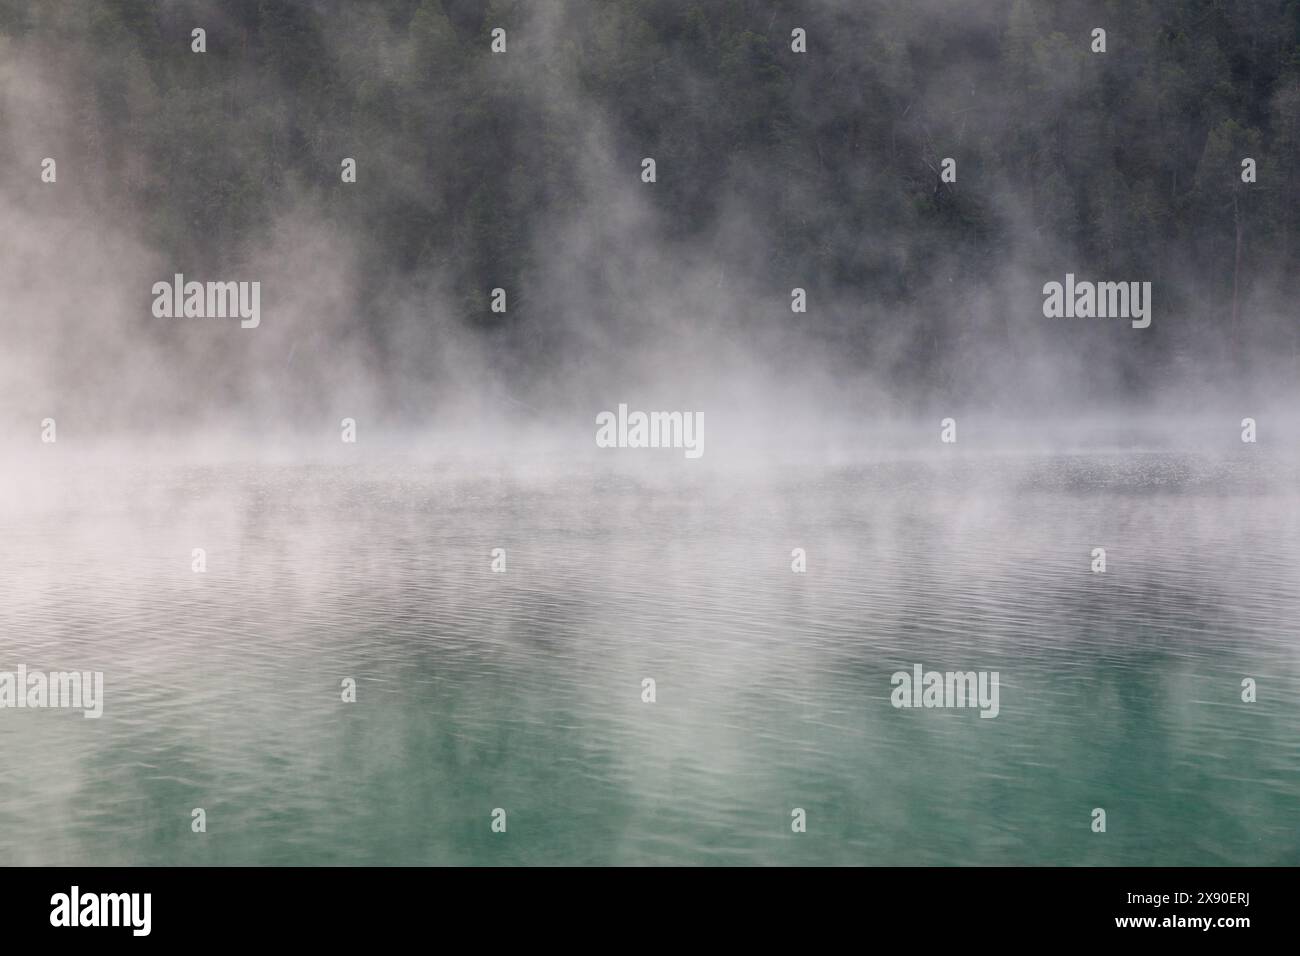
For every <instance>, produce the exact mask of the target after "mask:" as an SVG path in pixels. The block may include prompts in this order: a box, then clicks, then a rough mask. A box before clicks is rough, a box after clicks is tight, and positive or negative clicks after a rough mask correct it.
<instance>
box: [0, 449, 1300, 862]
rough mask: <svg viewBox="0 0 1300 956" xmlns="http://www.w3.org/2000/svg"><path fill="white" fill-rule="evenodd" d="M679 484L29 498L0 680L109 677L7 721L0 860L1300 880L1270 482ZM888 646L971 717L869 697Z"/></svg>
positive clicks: (714, 478) (978, 471) (1074, 475)
mask: <svg viewBox="0 0 1300 956" xmlns="http://www.w3.org/2000/svg"><path fill="white" fill-rule="evenodd" d="M699 475H700V477H697V478H691V479H689V480H684V481H678V482H662V481H654V482H651V481H641V480H638V479H637V478H635V477H631V476H628V475H626V474H619V473H615V472H612V471H609V470H602V469H597V468H594V467H593V468H586V467H577V466H575V467H574V468H573V469H572V470H571V472H570V473H567V474H551V473H548V474H547V475H546V476H544V477H543V476H541V475H530V474H527V473H523V472H515V473H513V474H511V475H509V476H506V475H502V474H497V473H490V472H488V473H474V472H472V471H466V472H448V471H445V470H440V469H438V468H429V467H422V466H415V465H407V466H392V467H386V468H379V467H370V468H359V467H335V466H317V467H271V466H245V467H238V468H235V467H231V468H198V467H191V468H176V469H170V470H169V469H148V470H140V471H137V472H134V473H133V472H131V471H130V470H122V469H110V468H107V467H106V468H104V469H102V470H96V469H95V468H93V467H90V468H82V469H78V470H77V471H76V473H75V474H69V473H67V472H66V470H65V471H61V472H59V473H58V474H55V473H53V472H51V473H50V474H47V475H45V476H43V478H42V481H41V482H40V487H39V491H38V492H36V491H34V492H32V493H31V495H29V496H27V497H26V498H24V500H23V503H22V504H21V505H15V506H10V507H8V508H7V509H6V510H5V512H4V513H3V516H2V520H0V572H2V573H0V670H13V669H14V668H16V667H17V665H19V664H23V665H25V666H26V667H28V668H29V669H35V668H44V669H47V670H64V669H79V670H102V671H103V672H104V675H105V704H104V715H103V717H102V718H100V719H99V720H87V719H84V718H83V717H82V716H81V714H80V712H74V711H68V710H52V709H46V710H30V709H25V710H15V709H5V710H0V860H2V861H3V862H4V863H6V864H38V863H41V864H49V863H53V864H179V865H187V864H242V863H255V864H518V863H523V864H698V863H707V864H719V863H721V864H753V863H762V864H781V863H790V864H891V865H912V864H967V863H993V864H1025V863H1031V864H1138V865H1147V864H1245V865H1255V864H1292V865H1294V864H1296V863H1300V835H1298V834H1300V709H1298V708H1297V702H1298V701H1300V641H1298V640H1297V635H1296V625H1297V621H1298V620H1300V615H1298V614H1297V612H1298V611H1300V522H1298V521H1297V513H1298V511H1297V503H1298V502H1297V489H1298V488H1300V486H1298V485H1297V483H1296V475H1295V472H1294V470H1293V469H1289V468H1282V467H1264V466H1262V465H1260V464H1258V463H1252V462H1250V461H1249V460H1245V459H1234V458H1230V457H1225V458H1188V457H1180V456H1173V455H1138V454H1133V455H1095V456H1087V457H1057V458H1013V457H1002V458H998V459H995V460H989V461H983V462H964V463H951V464H944V465H938V464H925V463H921V462H896V463H890V464H879V465H874V466H869V467H868V466H863V467H856V468H841V469H834V470H807V469H805V470H802V471H788V472H781V471H772V472H768V473H765V474H764V475H763V476H762V477H761V478H760V477H749V478H746V477H743V476H734V475H733V476H729V477H722V476H718V475H715V474H712V473H706V472H700V473H699ZM1099 546H1100V547H1105V548H1106V550H1107V562H1108V566H1107V570H1106V572H1105V573H1104V574H1094V573H1092V571H1091V570H1090V563H1091V560H1092V559H1091V551H1092V549H1093V548H1095V547H1099ZM195 547H202V548H204V549H205V551H206V554H207V558H206V560H207V570H206V572H204V573H195V572H194V571H193V570H192V567H191V550H192V549H193V548H195ZM494 548H504V549H505V550H506V568H507V570H506V572H505V573H494V572H493V571H492V570H491V561H492V557H491V552H492V549H494ZM794 548H804V549H806V552H807V562H808V565H807V566H808V570H807V572H806V573H804V574H796V573H792V571H791V560H792V559H791V551H792V549H794ZM917 663H919V664H922V665H923V666H924V667H925V668H926V669H936V670H985V671H994V670H996V671H998V672H999V674H1000V678H1001V685H1000V709H999V714H998V716H997V717H996V718H995V719H982V718H980V717H979V716H978V711H976V710H970V709H965V710H944V709H914V710H900V709H895V708H894V707H893V706H891V704H890V699H889V698H890V691H891V689H892V688H891V683H890V676H891V674H892V673H893V672H895V671H898V670H909V671H910V669H911V668H912V666H913V665H914V664H917ZM349 677H350V678H353V679H354V680H355V681H356V686H357V699H356V702H355V703H345V702H344V701H343V700H342V699H341V691H340V686H341V685H340V682H341V681H342V680H343V679H344V678H349ZM1246 677H1249V678H1252V679H1254V680H1255V681H1256V682H1257V687H1258V691H1257V693H1258V699H1257V700H1256V701H1255V702H1254V703H1245V702H1243V701H1242V700H1241V692H1242V680H1243V678H1246ZM644 678H652V679H653V680H654V681H655V687H656V699H655V701H654V702H653V703H646V702H643V700H642V681H643V679H644ZM197 807H202V808H203V809H204V810H205V812H206V819H207V831H206V832H204V833H195V832H192V829H191V819H192V818H191V811H192V810H193V809H194V808H197ZM495 808H502V809H504V810H505V811H506V831H505V832H504V833H496V832H493V830H492V814H493V810H494V809H495ZM794 808H803V809H804V810H805V812H806V816H807V832H805V833H795V832H792V829H791V811H792V810H793V809H794ZM1094 808H1103V809H1104V810H1105V811H1106V823H1107V827H1106V832H1104V833H1094V832H1093V830H1092V827H1091V823H1092V811H1093V809H1094Z"/></svg>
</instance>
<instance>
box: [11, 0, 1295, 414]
mask: <svg viewBox="0 0 1300 956" xmlns="http://www.w3.org/2000/svg"><path fill="white" fill-rule="evenodd" d="M195 26H202V27H203V28H204V29H206V31H207V51H208V52H207V53H206V54H204V55H196V54H193V53H191V51H190V30H191V29H192V28H193V27H195ZM494 27H501V28H504V29H505V30H506V31H507V37H508V52H507V53H506V54H504V55H498V56H494V55H493V54H492V53H491V52H490V50H489V47H490V42H491V36H490V34H491V30H492V29H493V28H494ZM795 27H801V28H803V29H805V30H806V31H807V36H808V40H807V43H808V52H807V53H806V54H799V53H795V52H793V51H792V50H791V30H792V29H793V28H795ZM1094 27H1103V28H1104V29H1105V30H1106V32H1107V52H1106V53H1104V54H1095V53H1093V52H1092V51H1091V50H1090V32H1091V30H1092V29H1093V28H1094ZM0 42H3V43H4V44H5V45H6V48H8V49H15V48H18V47H23V46H27V47H29V48H31V49H38V50H45V51H48V54H49V55H48V57H46V58H45V62H46V65H47V68H48V70H49V75H50V76H51V77H53V78H54V79H53V81H54V82H57V83H58V84H59V85H60V87H61V88H62V89H64V90H65V91H68V99H67V100H66V102H69V103H72V104H73V105H74V106H75V111H74V115H70V116H66V117H63V118H62V119H61V120H60V121H58V122H56V123H55V125H56V126H57V127H58V129H59V131H60V133H59V137H52V139H53V140H54V141H55V142H54V145H47V144H42V145H41V146H40V147H37V146H35V145H34V144H17V143H14V142H6V143H5V144H4V145H3V149H4V151H5V154H6V169H7V170H8V173H7V175H8V176H9V177H14V178H16V177H17V176H19V174H20V173H21V175H23V176H27V175H29V173H30V172H31V170H32V169H34V168H35V167H34V166H33V165H32V164H33V163H34V162H39V156H38V157H37V158H36V159H33V158H32V156H31V155H30V152H31V150H32V149H38V148H39V149H42V150H47V151H48V150H53V149H54V148H55V146H56V145H57V146H61V147H62V148H63V150H64V154H65V155H66V157H67V159H68V165H69V166H71V165H72V164H73V162H77V163H81V164H83V165H86V166H88V167H91V168H93V169H94V170H95V181H96V183H97V184H98V185H97V188H96V190H95V191H94V193H93V195H90V194H87V193H85V192H84V191H83V192H82V193H81V194H79V198H78V201H80V202H84V203H88V204H90V205H91V206H92V207H93V208H94V209H95V210H96V211H97V212H100V213H102V214H104V215H106V216H115V217H118V218H119V219H129V220H130V221H132V222H136V223H138V224H139V226H138V228H139V231H140V233H141V235H142V236H143V237H144V240H145V242H146V243H147V244H148V245H149V246H150V247H152V248H154V249H157V250H159V251H160V252H161V253H163V254H164V255H165V256H166V257H167V261H168V262H172V261H174V262H175V263H176V264H177V265H176V267H177V268H181V267H182V265H183V266H184V267H185V271H187V272H189V273H195V274H197V273H200V272H202V271H204V270H205V269H206V270H208V271H209V272H215V271H218V270H220V269H222V268H230V267H232V266H233V265H234V264H238V263H242V262H244V261H245V259H246V257H247V256H249V255H250V252H249V250H251V249H255V248H257V247H258V244H259V243H260V242H261V241H262V240H263V239H264V236H265V233H266V232H267V231H268V230H269V229H271V228H272V225H273V224H274V223H275V222H276V221H277V220H278V219H279V218H280V217H281V216H282V215H285V214H287V213H288V212H289V211H290V210H291V209H294V208H302V207H304V206H306V207H309V208H312V209H313V210H315V211H316V212H317V214H318V215H319V217H320V219H321V221H322V222H323V223H325V224H328V226H329V227H330V228H332V229H335V230H337V231H338V233H339V234H340V235H345V236H347V237H348V238H349V240H350V241H351V242H352V243H353V244H354V245H355V248H356V249H357V252H358V256H359V257H360V258H359V268H358V269H357V274H358V275H359V276H360V277H361V278H360V280H359V282H358V283H357V285H356V287H355V288H353V289H352V290H351V294H353V295H354V296H355V308H356V310H357V311H358V313H359V314H361V315H363V316H364V324H363V326H362V328H361V330H360V332H357V333H355V334H360V335H362V336H363V337H365V338H366V339H367V341H368V345H369V347H371V348H372V349H373V350H374V354H376V355H377V356H379V357H380V359H379V360H380V361H382V362H388V363H393V364H394V367H401V366H402V365H403V363H415V362H417V361H418V356H419V355H420V354H421V350H422V349H428V350H435V349H436V348H437V346H438V343H437V337H438V335H439V334H440V331H439V330H445V329H446V328H448V327H455V328H463V329H467V330H470V334H472V335H476V336H480V337H481V338H483V340H484V341H486V342H487V343H489V346H488V347H489V349H490V350H496V355H497V360H498V361H499V363H500V365H501V367H505V368H510V369H512V370H513V372H512V374H514V373H518V374H529V373H530V372H531V373H533V374H541V373H542V371H544V370H550V369H555V368H560V367H564V368H566V369H571V367H572V366H571V363H572V362H573V361H574V355H575V354H579V353H583V352H584V350H586V354H588V355H590V354H594V353H595V352H596V351H598V350H599V348H600V347H602V346H601V345H600V343H601V342H602V341H604V342H606V343H608V342H610V341H614V340H618V341H625V342H627V343H628V344H629V345H634V344H635V342H636V335H635V334H634V333H632V332H631V331H628V330H629V329H631V328H633V327H637V326H638V325H640V326H649V327H657V324H658V325H662V324H663V323H662V322H659V320H656V319H654V318H653V316H651V315H648V314H647V309H646V307H645V303H644V302H642V301H638V299H637V295H638V292H639V293H641V294H648V292H647V290H649V289H651V288H662V289H664V290H669V289H678V290H688V289H689V290H693V291H692V292H691V293H690V294H694V290H698V289H708V290H712V294H714V295H716V296H718V297H720V298H721V299H725V301H727V302H728V303H729V304H730V307H729V309H728V314H727V315H725V316H723V317H721V318H716V321H717V322H718V323H719V324H720V327H723V328H725V329H728V330H730V331H729V334H733V335H740V336H747V337H750V338H751V340H752V341H754V342H766V343H769V344H771V345H772V346H773V347H775V348H777V349H779V348H781V347H783V346H784V344H785V343H786V339H785V338H783V336H784V335H785V334H786V333H784V332H782V331H781V330H782V329H783V328H788V327H789V326H790V325H791V324H792V323H793V322H795V321H796V320H795V319H793V317H792V316H791V314H790V309H789V301H790V289H791V288H793V287H795V286H800V287H803V288H806V289H807V290H808V293H809V300H810V304H811V305H810V309H809V313H808V314H807V315H806V316H799V317H798V318H797V325H798V328H799V330H800V335H801V336H802V342H803V344H802V347H812V346H810V345H809V343H815V347H816V348H817V349H820V350H821V351H822V352H823V353H824V354H825V355H827V356H829V358H828V361H829V362H830V363H831V367H839V368H853V367H855V366H868V365H869V366H871V367H872V368H873V370H874V371H875V372H876V373H879V374H881V375H884V376H887V377H888V378H889V379H890V380H893V381H908V382H921V383H928V384H929V385H931V386H934V387H937V388H940V389H942V388H945V387H949V386H951V387H954V388H956V387H959V385H958V384H956V383H957V380H958V379H962V378H963V373H962V372H961V370H960V366H959V363H960V362H962V361H966V360H968V359H969V358H971V357H972V356H978V355H980V354H985V353H987V354H1002V353H1003V352H1006V351H1014V350H1015V349H1016V348H1018V347H1025V346H1021V345H1018V344H1017V342H1016V339H1017V333H1016V329H1017V328H1018V327H1022V326H1031V325H1032V326H1034V327H1035V328H1036V329H1037V330H1038V331H1037V332H1036V333H1035V334H1036V335H1039V336H1040V337H1041V336H1042V334H1043V333H1042V331H1041V329H1042V328H1043V327H1044V325H1045V324H1046V323H1048V322H1049V320H1046V319H1043V317H1042V315H1041V311H1039V310H1040V307H1041V302H1042V295H1041V286H1042V283H1043V282H1045V281H1048V280H1052V279H1056V280H1060V279H1061V278H1062V277H1063V276H1064V273H1065V272H1067V271H1072V272H1075V273H1077V274H1080V275H1084V276H1088V277H1091V278H1104V279H1115V280H1151V281H1152V282H1153V283H1154V284H1155V288H1156V292H1155V294H1156V296H1157V297H1158V299H1157V303H1156V317H1155V321H1154V323H1153V325H1152V327H1151V328H1150V329H1148V330H1145V332H1143V333H1140V334H1134V333H1131V332H1130V333H1128V335H1127V337H1124V339H1123V341H1124V343H1125V347H1124V351H1123V354H1122V355H1121V356H1120V357H1118V358H1117V357H1116V356H1115V355H1114V354H1112V351H1113V345H1114V342H1115V341H1116V339H1117V337H1120V336H1121V333H1122V332H1123V331H1124V330H1122V329H1119V328H1116V329H1115V330H1114V331H1113V332H1111V333H1108V334H1107V335H1106V336H1103V337H1102V338H1103V340H1104V341H1105V342H1107V343H1109V345H1107V347H1106V348H1107V351H1106V352H1105V355H1106V356H1107V359H1106V360H1107V361H1109V362H1111V363H1112V364H1115V363H1118V364H1119V365H1120V366H1121V368H1120V370H1119V372H1117V373H1116V379H1117V380H1118V381H1121V382H1123V383H1125V384H1126V385H1127V386H1129V387H1133V388H1140V387H1141V385H1142V383H1143V381H1144V380H1147V379H1149V377H1150V376H1152V375H1153V374H1158V373H1160V372H1161V371H1162V370H1165V369H1168V368H1173V367H1174V366H1176V365H1177V364H1178V363H1179V362H1180V361H1188V360H1191V361H1196V362H1209V361H1212V360H1213V361H1218V360H1219V359H1220V358H1223V359H1224V360H1225V361H1226V362H1227V363H1228V364H1227V365H1225V367H1226V368H1231V367H1233V364H1232V363H1245V362H1249V361H1252V358H1251V357H1252V356H1272V358H1273V359H1275V360H1276V359H1279V358H1281V359H1286V360H1288V361H1290V362H1291V363H1292V364H1291V365H1290V366H1289V367H1290V368H1291V369H1292V370H1294V368H1295V366H1294V364H1293V363H1294V361H1295V355H1296V350H1297V342H1298V338H1297V328H1296V322H1295V314H1296V313H1295V305H1294V303H1295V293H1296V291H1297V286H1296V281H1295V275H1296V266H1297V257H1298V256H1300V250H1298V249H1297V245H1298V243H1297V234H1296V233H1297V223H1298V222H1300V190H1298V189H1297V175H1296V174H1297V163H1300V0H1249V2H1231V0H1123V2H1112V3H1038V2H1030V0H979V2H970V3H953V2H950V0H944V2H935V0H916V2H870V0H852V2H849V0H844V2H804V3H796V2H782V0H777V2H772V0H766V2H758V0H717V2H691V0H683V2H673V0H607V2H596V0H585V2H570V3H561V2H558V0H557V2H555V3H540V2H532V3H529V2H522V0H520V2H498V0H494V2H489V3H475V2H467V0H389V2H385V3H382V4H369V3H360V2H348V0H316V2H298V3H288V2H284V3H280V2H271V0H223V2H220V3H217V2H212V3H190V2H168V3H155V2H148V0H103V2H97V3H89V2H84V3H83V2H59V0H47V2H42V3H37V4H33V3H30V2H26V0H4V2H0ZM52 122H54V121H52ZM60 137H61V138H60ZM45 154H46V153H45V152H42V153H41V155H45ZM343 157H355V158H356V160H357V163H358V182H357V183H356V184H355V185H350V184H344V183H342V182H341V181H340V176H339V170H340V161H341V159H342V158H343ZM643 157H654V158H655V160H656V162H657V164H658V182H657V183H655V184H653V185H646V184H643V183H641V181H640V171H641V166H640V164H641V159H642V158H643ZM944 157H952V158H954V159H956V161H957V170H958V178H957V182H956V183H953V184H950V183H944V182H942V181H941V179H940V175H939V169H940V164H941V161H942V159H943V158H944ZM1245 157H1251V158H1253V159H1255V160H1256V162H1257V164H1258V182H1257V183H1254V184H1245V183H1243V182H1242V181H1241V176H1240V173H1241V160H1242V159H1243V158H1245ZM33 175H34V174H33ZM69 178H71V177H69ZM33 188H35V187H33ZM629 210H631V211H629ZM574 230H577V231H581V232H585V234H586V235H588V236H589V237H590V238H589V241H588V242H587V243H586V244H581V243H577V244H575V242H574V241H573V235H574ZM637 270H640V271H641V274H642V279H641V280H639V281H638V282H637V283H630V282H629V281H628V280H627V279H626V278H625V274H626V273H628V272H629V271H637ZM688 271H689V272H691V273H692V274H695V275H696V276H697V278H698V277H699V276H705V277H707V281H706V280H703V279H701V280H700V281H699V282H698V283H696V284H694V285H693V284H692V283H691V281H690V280H689V277H688V276H686V274H685V273H686V272H688ZM240 275H241V276H243V275H244V273H240ZM248 276H249V277H252V278H256V277H257V276H256V274H255V272H253V273H249V274H248ZM497 286H500V287H504V288H506V289H507V290H508V291H509V293H510V296H511V298H510V308H509V311H508V313H507V314H506V315H504V316H499V315H493V314H492V313H491V312H490V311H489V309H488V294H489V291H490V290H491V289H492V288H493V287H497ZM434 289H436V290H437V296H438V298H437V301H438V303H439V305H438V309H439V310H440V312H439V314H438V315H437V316H436V317H435V316H433V315H432V314H430V315H428V316H426V317H425V319H424V320H425V321H427V323H428V325H427V328H425V330H424V335H423V337H421V334H420V327H419V322H418V321H417V322H416V329H415V332H414V333H413V332H412V329H411V327H410V324H409V322H407V321H405V320H403V321H402V322H401V323H400V324H399V323H398V322H397V320H395V319H393V318H392V316H393V315H394V314H396V312H397V311H399V309H398V307H397V305H396V303H397V302H398V301H399V300H403V299H409V298H410V297H412V296H415V297H418V296H419V295H421V294H422V293H423V292H424V291H429V290H434ZM430 294H432V292H431V291H430ZM665 294H668V293H667V291H665ZM682 294H683V295H686V294H687V293H686V292H683V293H682ZM271 295H272V293H270V292H268V296H271ZM680 306H681V302H680V301H678V300H673V302H672V304H671V306H667V308H671V309H678V310H679V311H680ZM576 310H580V311H582V313H583V320H582V322H580V323H579V322H576V321H575V320H574V319H573V313H574V312H575V311H576ZM431 311H432V310H431ZM651 311H652V312H653V310H651ZM696 318H699V321H701V322H704V321H706V319H705V318H704V317H696V316H692V315H681V316H680V317H679V318H678V319H676V320H674V321H675V322H680V323H681V324H683V325H689V324H690V323H691V322H692V321H695V320H696ZM664 321H667V320H664ZM707 321H711V322H712V321H715V318H709V319H707ZM669 324H672V323H669ZM750 333H752V336H750ZM1076 344H1077V345H1078V347H1079V348H1083V349H1087V348H1099V347H1100V346H1097V345H1096V343H1095V342H1094V343H1092V344H1089V343H1088V342H1086V341H1084V340H1083V339H1079V340H1078V342H1077V343H1076ZM557 363H570V364H568V365H562V364H557ZM836 363H839V364H838V365H837V364H836ZM965 378H966V379H970V378H971V375H970V374H969V373H966V374H965ZM968 384H969V383H968Z"/></svg>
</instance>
